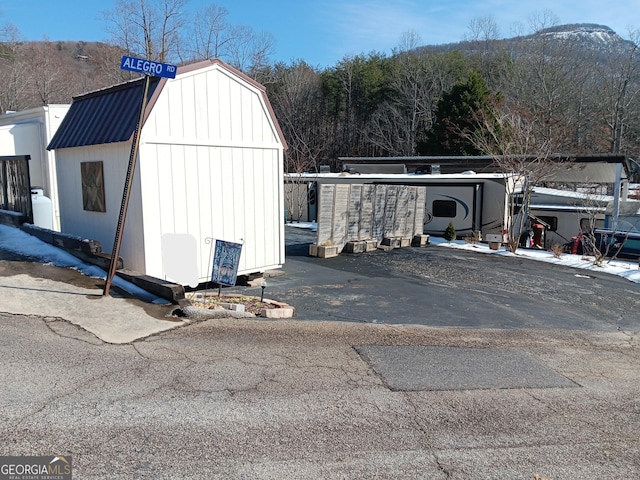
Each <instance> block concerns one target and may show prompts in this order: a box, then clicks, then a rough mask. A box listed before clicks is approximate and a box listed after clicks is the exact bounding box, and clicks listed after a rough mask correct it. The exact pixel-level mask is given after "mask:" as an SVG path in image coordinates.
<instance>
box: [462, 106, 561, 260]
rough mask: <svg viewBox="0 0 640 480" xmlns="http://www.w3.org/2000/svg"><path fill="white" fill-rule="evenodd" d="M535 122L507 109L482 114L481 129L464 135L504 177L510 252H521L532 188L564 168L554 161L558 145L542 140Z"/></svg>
mask: <svg viewBox="0 0 640 480" xmlns="http://www.w3.org/2000/svg"><path fill="white" fill-rule="evenodd" d="M534 124H535V122H534V121H531V120H528V119H526V118H524V117H522V116H520V115H519V114H518V113H517V112H511V111H509V110H507V109H502V110H500V109H498V108H496V109H494V110H493V112H490V113H488V114H487V113H486V112H480V117H479V118H478V129H476V130H475V131H474V132H472V133H468V132H462V134H463V135H467V136H468V138H470V140H471V141H472V142H473V143H474V145H475V146H476V148H478V149H479V150H480V151H482V152H483V153H484V154H486V155H490V156H491V157H492V158H493V162H494V164H495V165H496V166H497V168H498V170H499V171H501V172H503V173H504V174H505V178H507V177H508V178H509V179H510V180H511V181H506V187H507V195H508V207H507V209H508V215H507V225H506V235H507V248H508V249H509V251H511V252H515V251H516V250H517V249H518V246H519V243H520V237H521V235H522V234H523V233H524V232H525V226H526V224H527V221H528V206H529V204H530V200H531V194H532V192H533V187H534V186H536V185H538V184H539V183H541V182H543V181H544V180H549V179H552V178H553V174H554V172H555V171H557V169H559V168H562V167H561V164H560V163H559V162H556V161H555V160H554V159H553V158H552V152H553V151H554V147H555V143H554V141H553V139H552V138H549V137H540V136H539V134H538V131H537V129H536V128H535V126H534Z"/></svg>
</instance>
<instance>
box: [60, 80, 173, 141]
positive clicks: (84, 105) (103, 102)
mask: <svg viewBox="0 0 640 480" xmlns="http://www.w3.org/2000/svg"><path fill="white" fill-rule="evenodd" d="M159 81H160V79H159V78H156V77H152V78H151V83H150V85H149V92H148V94H147V99H149V98H151V96H152V95H153V93H154V91H155V89H156V87H157V86H158V84H159ZM143 91H144V77H142V78H139V79H136V80H133V81H131V82H127V83H122V84H119V85H115V86H112V87H108V88H105V89H102V90H96V91H95V92H90V93H87V94H84V95H80V96H78V97H74V99H73V103H72V104H71V108H69V111H68V112H67V114H66V115H65V117H64V120H63V121H62V123H61V125H60V127H59V128H58V130H57V132H56V133H55V135H54V136H53V138H52V139H51V142H50V143H49V145H48V146H47V149H48V150H54V149H57V148H70V147H84V146H89V145H101V144H105V143H115V142H126V141H128V140H129V139H130V138H131V135H133V132H134V130H135V127H136V124H137V122H138V119H139V117H140V106H141V102H142V94H143Z"/></svg>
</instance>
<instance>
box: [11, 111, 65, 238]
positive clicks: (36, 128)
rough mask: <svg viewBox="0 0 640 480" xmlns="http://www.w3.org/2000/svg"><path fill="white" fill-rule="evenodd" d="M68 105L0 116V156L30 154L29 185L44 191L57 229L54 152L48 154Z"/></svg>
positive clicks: (58, 224) (58, 212) (56, 188)
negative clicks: (49, 200)
mask: <svg viewBox="0 0 640 480" xmlns="http://www.w3.org/2000/svg"><path fill="white" fill-rule="evenodd" d="M68 110H69V105H48V106H44V107H37V108H32V109H29V110H23V111H21V112H14V113H8V114H4V115H0V155H31V162H30V163H29V170H30V177H31V178H30V180H31V186H32V187H35V186H39V187H42V188H43V189H44V194H45V195H46V196H47V197H49V198H50V199H51V203H52V206H53V216H54V218H53V228H54V229H55V230H59V229H60V209H59V202H58V182H57V178H56V165H55V153H54V152H49V151H47V149H46V148H47V145H48V144H49V142H50V141H51V139H52V138H53V135H54V134H55V132H56V130H57V129H58V127H59V126H60V123H62V119H63V118H64V116H65V115H66V113H67V111H68Z"/></svg>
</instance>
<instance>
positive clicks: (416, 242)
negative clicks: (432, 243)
mask: <svg viewBox="0 0 640 480" xmlns="http://www.w3.org/2000/svg"><path fill="white" fill-rule="evenodd" d="M411 245H412V246H414V247H426V246H427V245H429V235H427V234H419V235H414V236H413V240H412V241H411Z"/></svg>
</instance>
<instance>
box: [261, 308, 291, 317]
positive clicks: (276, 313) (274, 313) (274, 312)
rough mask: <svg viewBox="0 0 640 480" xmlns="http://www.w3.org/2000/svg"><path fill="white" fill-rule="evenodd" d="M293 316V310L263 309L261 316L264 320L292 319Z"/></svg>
mask: <svg viewBox="0 0 640 480" xmlns="http://www.w3.org/2000/svg"><path fill="white" fill-rule="evenodd" d="M293 314H294V309H293V308H263V309H262V310H260V316H261V317H263V318H292V317H293Z"/></svg>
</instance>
